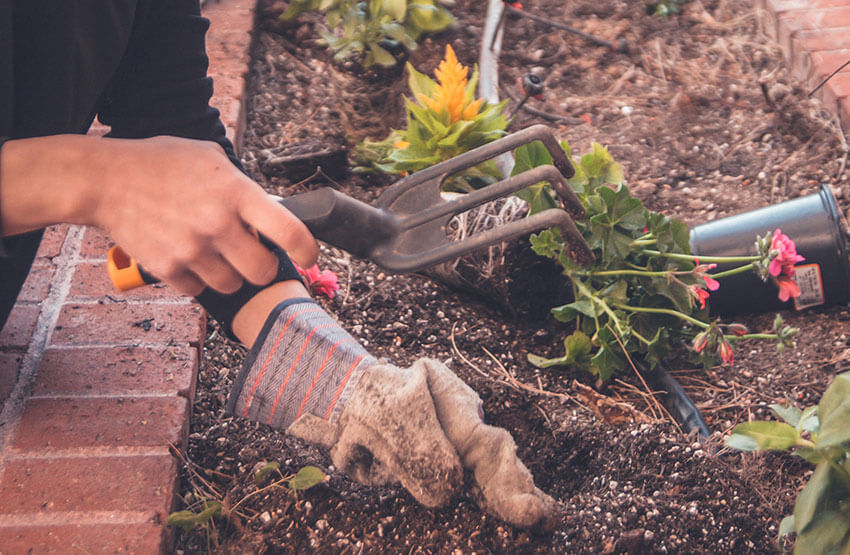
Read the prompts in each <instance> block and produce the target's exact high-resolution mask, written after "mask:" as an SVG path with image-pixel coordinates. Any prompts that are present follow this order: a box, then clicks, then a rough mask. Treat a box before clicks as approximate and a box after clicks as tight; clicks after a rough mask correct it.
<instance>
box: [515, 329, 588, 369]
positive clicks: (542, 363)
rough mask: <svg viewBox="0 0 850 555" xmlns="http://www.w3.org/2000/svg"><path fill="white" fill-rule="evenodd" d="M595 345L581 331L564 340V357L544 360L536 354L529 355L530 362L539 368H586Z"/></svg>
mask: <svg viewBox="0 0 850 555" xmlns="http://www.w3.org/2000/svg"><path fill="white" fill-rule="evenodd" d="M592 349H593V344H592V343H591V342H590V338H589V337H588V336H587V335H585V334H584V333H582V332H581V331H578V330H577V331H575V332H573V333H572V335H568V336H567V337H566V338H565V339H564V356H562V357H557V358H543V357H540V356H537V355H534V354H531V353H529V354H528V362H530V363H531V364H533V365H534V366H537V367H538V368H549V367H551V366H568V365H576V366H578V367H580V368H586V367H587V365H588V363H589V362H590V351H591V350H592Z"/></svg>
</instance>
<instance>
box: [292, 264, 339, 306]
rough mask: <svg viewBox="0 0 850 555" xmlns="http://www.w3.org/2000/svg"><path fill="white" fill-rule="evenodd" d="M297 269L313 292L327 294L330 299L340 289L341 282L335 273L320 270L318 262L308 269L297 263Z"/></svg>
mask: <svg viewBox="0 0 850 555" xmlns="http://www.w3.org/2000/svg"><path fill="white" fill-rule="evenodd" d="M295 269H296V270H298V273H299V274H301V276H302V277H303V278H304V281H306V283H307V287H308V288H309V289H310V292H311V293H313V294H314V295H325V296H326V297H327V298H329V299H333V298H334V295H335V294H336V290H337V289H339V283H338V280H337V277H336V274H335V273H333V272H332V271H330V270H319V265H318V264H313V265H312V266H311V267H309V268H307V269H306V270H305V269H304V268H302V267H300V266H298V265H296V266H295Z"/></svg>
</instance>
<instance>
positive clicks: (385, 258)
mask: <svg viewBox="0 0 850 555" xmlns="http://www.w3.org/2000/svg"><path fill="white" fill-rule="evenodd" d="M534 141H540V142H541V143H543V145H544V146H545V147H546V150H548V151H549V154H550V155H551V156H552V164H551V165H545V166H538V167H536V168H533V169H530V170H528V171H525V172H522V173H519V174H517V175H515V176H513V177H509V178H507V179H503V180H501V181H498V182H496V183H493V184H490V185H487V186H485V187H482V188H480V189H477V190H475V191H473V192H471V193H468V194H463V195H460V196H458V197H456V198H452V199H446V198H444V196H443V195H442V194H441V192H442V185H443V182H444V181H445V180H446V178H448V177H450V176H452V175H454V174H456V173H458V172H460V171H463V170H465V169H469V168H472V167H474V166H476V165H478V164H480V163H482V162H485V161H487V160H490V159H492V158H495V157H496V156H498V155H500V154H503V153H505V152H509V151H512V150H514V149H515V148H517V147H520V146H522V145H525V144H528V143H531V142H534ZM573 174H574V170H573V166H572V164H571V163H570V161H569V159H568V158H567V156H566V154H565V153H564V150H563V149H562V148H561V146H560V145H559V144H558V141H557V140H556V139H555V136H554V135H553V134H552V131H551V129H549V128H548V127H546V126H545V125H534V126H532V127H528V128H526V129H524V130H522V131H518V132H516V133H512V134H510V135H507V136H505V137H503V138H501V139H498V140H496V141H493V142H491V143H489V144H486V145H484V146H480V147H478V148H476V149H473V150H470V151H469V152H465V153H463V154H461V155H459V156H456V157H454V158H451V159H449V160H446V161H444V162H440V163H439V164H436V165H434V166H431V167H429V168H426V169H424V170H421V171H418V172H416V173H413V174H411V175H409V176H407V177H404V178H402V179H401V180H399V181H397V182H396V183H394V184H393V185H391V186H390V187H388V188H387V189H386V190H385V191H384V192H383V193H382V194H381V195H380V196H379V197H378V199H377V200H376V202H375V204H374V205H369V204H366V203H364V202H361V201H359V200H356V199H354V198H352V197H349V196H348V195H345V194H343V193H341V192H339V191H336V190H334V189H331V188H329V187H322V188H319V189H315V190H313V191H308V192H306V193H301V194H297V195H292V196H289V197H286V198H280V199H278V200H279V202H280V203H281V204H283V205H284V206H285V207H286V208H287V209H289V210H290V211H291V212H292V213H293V214H295V215H296V216H297V217H298V218H299V219H300V220H302V221H303V222H304V224H305V225H306V226H307V228H308V229H309V230H310V232H311V233H312V234H313V236H314V237H316V238H317V239H319V240H321V241H324V242H326V243H328V244H330V245H333V246H335V247H337V248H340V249H342V250H345V251H348V252H349V253H351V254H352V255H354V256H356V257H359V258H365V259H369V260H371V261H373V262H374V263H375V264H377V265H378V266H380V267H381V268H383V269H384V270H386V271H389V272H392V273H406V272H416V271H419V270H422V269H425V268H428V267H431V266H435V265H437V264H440V263H442V262H446V261H448V260H451V259H455V258H458V257H460V256H463V255H465V254H468V253H470V252H472V251H475V250H477V249H480V248H483V247H487V246H490V245H493V244H496V243H499V242H502V241H507V240H510V239H515V238H517V237H522V236H524V235H528V234H530V233H532V232H534V231H538V230H540V229H544V228H549V227H552V226H557V227H558V228H560V230H561V233H562V234H563V235H564V238H565V239H566V243H567V245H568V249H569V252H568V255H569V256H570V257H571V258H572V259H573V260H574V261H575V262H576V263H577V264H580V265H582V266H588V265H590V263H591V262H592V261H593V253H592V252H591V250H590V247H589V245H588V244H587V242H586V241H585V240H584V238H583V237H582V236H581V233H579V231H578V229H577V228H576V226H575V223H574V222H573V218H581V217H583V216H584V208H583V207H582V205H581V202H580V201H579V199H578V197H577V196H576V194H575V193H574V192H573V190H572V189H571V188H570V186H569V185H568V184H567V179H568V178H570V177H572V176H573ZM541 181H546V182H549V183H550V184H551V185H552V187H553V189H554V190H555V192H556V193H557V195H558V197H559V198H560V199H561V201H562V203H563V206H564V209H561V208H550V209H547V210H544V211H542V212H538V213H537V214H533V215H531V216H529V217H527V218H523V219H521V220H517V221H514V222H510V223H507V224H504V225H501V226H499V227H495V228H492V229H488V230H485V231H481V232H479V233H475V234H473V235H471V236H469V237H466V238H464V239H461V240H457V241H453V240H452V239H451V238H450V237H449V236H448V234H447V227H448V225H449V222H450V221H451V219H452V217H454V216H456V215H458V214H461V213H463V212H466V211H468V210H470V209H472V208H475V207H476V206H480V205H482V204H484V203H486V202H489V201H493V200H496V199H499V198H502V197H506V196H508V195H509V194H511V193H515V192H517V191H520V190H522V189H525V188H526V187H529V186H531V185H534V184H535V183H539V182H541ZM108 267H109V272H110V277H111V278H112V282H113V283H114V284H115V286H116V287H117V288H118V289H119V290H122V291H124V290H127V289H131V288H133V287H138V286H140V285H144V284H145V283H153V282H154V281H156V279H155V278H153V277H152V276H150V275H149V274H146V273H144V272H143V271H142V270H141V268H139V267H138V266H137V265H136V264H135V263H134V262H133V261H132V260H131V259H130V258H129V257H128V256H127V255H126V254H124V253H123V251H121V250H120V248H119V247H114V248H113V249H112V250H110V252H109V257H108Z"/></svg>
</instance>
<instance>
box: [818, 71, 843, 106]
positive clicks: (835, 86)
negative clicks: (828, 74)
mask: <svg viewBox="0 0 850 555" xmlns="http://www.w3.org/2000/svg"><path fill="white" fill-rule="evenodd" d="M818 96H819V97H820V99H821V100H822V101H823V103H824V105H825V106H826V107H827V108H829V109H830V110H834V111H835V110H836V107H837V106H838V103H839V102H840V101H841V99H842V98H847V97H848V96H850V72H841V73H837V74H835V75H834V76H833V77H832V79H830V80H829V81H827V83H826V84H825V85H824V86H823V87H822V88H821V89H820V90H819V91H818Z"/></svg>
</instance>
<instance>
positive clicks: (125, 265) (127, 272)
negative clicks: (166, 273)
mask: <svg viewBox="0 0 850 555" xmlns="http://www.w3.org/2000/svg"><path fill="white" fill-rule="evenodd" d="M106 270H107V272H108V273H109V279H110V280H112V284H113V285H114V286H115V288H116V289H118V290H119V291H129V290H130V289H135V288H136V287H142V286H144V285H147V282H146V281H145V280H144V278H143V277H142V272H141V271H140V270H139V265H138V264H136V261H135V260H133V259H132V258H130V256H129V255H128V254H127V253H126V252H124V251H123V250H121V247H112V248H111V249H109V253H108V254H107V255H106Z"/></svg>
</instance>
